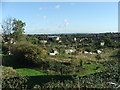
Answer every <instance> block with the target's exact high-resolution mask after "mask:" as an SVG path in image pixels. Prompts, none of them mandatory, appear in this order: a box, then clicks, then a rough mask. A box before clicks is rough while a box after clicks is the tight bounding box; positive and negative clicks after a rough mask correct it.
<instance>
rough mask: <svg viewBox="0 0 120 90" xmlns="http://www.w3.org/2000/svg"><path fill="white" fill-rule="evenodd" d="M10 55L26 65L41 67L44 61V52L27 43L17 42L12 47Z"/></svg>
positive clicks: (40, 48)
mask: <svg viewBox="0 0 120 90" xmlns="http://www.w3.org/2000/svg"><path fill="white" fill-rule="evenodd" d="M12 54H13V56H14V57H15V58H16V60H18V62H21V63H23V64H26V65H30V66H32V65H41V64H42V62H43V61H44V60H45V55H46V50H44V49H43V48H42V47H38V46H37V45H34V44H31V43H29V42H18V43H16V44H15V45H13V47H12Z"/></svg>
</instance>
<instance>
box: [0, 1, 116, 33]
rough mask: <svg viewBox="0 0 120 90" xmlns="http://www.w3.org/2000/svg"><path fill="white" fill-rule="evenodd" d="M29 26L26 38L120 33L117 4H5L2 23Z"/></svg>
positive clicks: (3, 5)
mask: <svg viewBox="0 0 120 90" xmlns="http://www.w3.org/2000/svg"><path fill="white" fill-rule="evenodd" d="M7 17H13V18H16V19H19V20H22V21H23V22H25V23H26V26H25V33H26V34H48V33H49V34H54V33H104V32H117V31H118V3H117V2H3V3H2V19H3V20H4V19H6V18H7Z"/></svg>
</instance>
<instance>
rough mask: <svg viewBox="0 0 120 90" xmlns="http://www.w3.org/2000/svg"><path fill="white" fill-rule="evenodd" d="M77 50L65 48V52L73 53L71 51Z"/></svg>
mask: <svg viewBox="0 0 120 90" xmlns="http://www.w3.org/2000/svg"><path fill="white" fill-rule="evenodd" d="M75 51H76V49H67V50H65V53H66V54H71V53H74V52H75Z"/></svg>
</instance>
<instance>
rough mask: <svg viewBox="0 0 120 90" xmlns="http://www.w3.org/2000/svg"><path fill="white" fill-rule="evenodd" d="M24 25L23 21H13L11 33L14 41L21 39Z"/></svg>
mask: <svg viewBox="0 0 120 90" xmlns="http://www.w3.org/2000/svg"><path fill="white" fill-rule="evenodd" d="M25 25H26V24H25V23H24V22H23V21H21V20H16V19H13V23H12V26H13V27H12V31H13V37H14V38H15V39H16V40H20V38H21V37H22V34H23V33H24V27H25Z"/></svg>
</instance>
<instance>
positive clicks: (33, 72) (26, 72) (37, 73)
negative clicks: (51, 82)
mask: <svg viewBox="0 0 120 90" xmlns="http://www.w3.org/2000/svg"><path fill="white" fill-rule="evenodd" d="M16 71H17V72H18V73H19V74H22V75H23V76H40V75H46V73H44V72H42V71H37V70H35V69H28V68H19V69H16Z"/></svg>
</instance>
